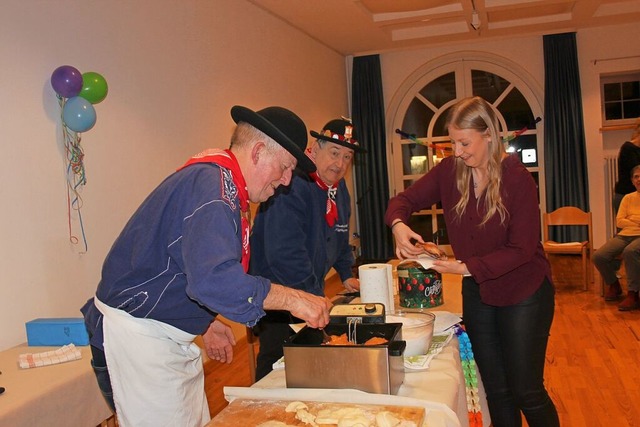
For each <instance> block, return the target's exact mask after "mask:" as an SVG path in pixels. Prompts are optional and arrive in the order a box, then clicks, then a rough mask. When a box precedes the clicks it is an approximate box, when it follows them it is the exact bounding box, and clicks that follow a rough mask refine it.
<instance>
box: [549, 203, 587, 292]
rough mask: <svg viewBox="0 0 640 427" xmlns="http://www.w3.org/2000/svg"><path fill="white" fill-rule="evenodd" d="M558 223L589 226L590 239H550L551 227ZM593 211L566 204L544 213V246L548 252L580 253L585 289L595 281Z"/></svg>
mask: <svg viewBox="0 0 640 427" xmlns="http://www.w3.org/2000/svg"><path fill="white" fill-rule="evenodd" d="M558 225H582V226H586V227H587V236H588V240H585V241H583V242H567V243H558V242H554V241H553V240H550V239H549V229H550V227H554V226H558ZM591 228H592V227H591V212H585V211H583V210H582V209H579V208H576V207H574V206H564V207H561V208H558V209H556V210H555V211H553V212H549V213H544V214H543V215H542V232H543V240H542V246H543V247H544V251H545V253H546V254H580V255H582V271H583V285H584V290H587V288H588V284H589V282H590V281H593V278H592V274H591V273H590V272H591V254H592V253H593V234H592V231H591Z"/></svg>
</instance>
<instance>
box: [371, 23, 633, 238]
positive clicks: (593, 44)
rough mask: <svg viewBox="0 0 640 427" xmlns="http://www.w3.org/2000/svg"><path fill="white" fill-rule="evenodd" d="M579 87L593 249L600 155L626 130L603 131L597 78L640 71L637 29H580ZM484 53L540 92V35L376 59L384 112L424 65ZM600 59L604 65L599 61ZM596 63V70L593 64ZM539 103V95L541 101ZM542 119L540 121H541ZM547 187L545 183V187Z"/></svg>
mask: <svg viewBox="0 0 640 427" xmlns="http://www.w3.org/2000/svg"><path fill="white" fill-rule="evenodd" d="M576 39H577V44H578V58H579V63H580V79H581V88H582V99H583V111H584V123H585V139H586V147H587V162H588V174H589V199H590V206H591V211H592V212H593V221H594V230H593V233H594V243H595V247H596V248H598V247H599V246H601V245H602V244H603V243H604V242H605V240H606V225H605V221H606V218H605V208H608V204H607V203H606V202H605V189H604V172H603V171H604V165H603V158H604V152H605V151H606V152H611V151H612V150H613V151H614V152H616V151H617V149H618V147H619V146H620V145H622V143H623V142H624V141H625V140H627V139H628V138H629V136H630V133H631V131H619V132H605V133H604V134H603V132H601V131H600V129H601V127H602V120H601V109H600V75H601V74H606V73H614V72H622V71H629V70H636V71H637V70H640V44H638V43H635V42H631V41H632V40H638V39H640V27H638V25H636V24H627V25H618V26H612V27H601V28H593V29H587V30H582V31H579V32H578V33H577V37H576ZM463 51H474V52H488V53H492V54H495V55H499V56H502V57H504V58H506V59H509V60H511V61H513V62H514V63H516V64H518V65H519V66H520V67H521V68H524V69H526V71H527V72H528V73H529V75H530V76H531V77H532V78H533V79H534V80H535V81H536V82H537V84H538V86H539V87H540V88H544V54H543V40H542V36H531V37H522V38H513V39H508V40H500V41H491V42H477V43H465V44H455V45H450V46H438V47H432V48H428V49H415V50H405V51H399V52H392V53H386V54H383V55H381V65H382V76H383V85H384V96H385V102H386V104H387V108H388V107H389V103H390V102H391V100H392V99H393V97H394V96H397V92H398V89H399V88H400V87H401V86H402V83H403V82H404V81H405V80H406V79H407V78H409V76H411V74H412V73H413V72H414V71H415V70H417V69H418V68H420V67H421V66H423V65H424V64H426V63H428V62H430V61H432V60H434V59H436V58H438V57H440V56H443V55H448V54H452V53H454V52H463ZM603 59H604V61H603ZM594 60H598V61H597V62H596V65H594V63H593V61H594ZM540 99H541V100H543V99H544V96H541V97H540ZM543 120H544V117H543ZM549 185H551V184H550V183H547V187H548V186H549Z"/></svg>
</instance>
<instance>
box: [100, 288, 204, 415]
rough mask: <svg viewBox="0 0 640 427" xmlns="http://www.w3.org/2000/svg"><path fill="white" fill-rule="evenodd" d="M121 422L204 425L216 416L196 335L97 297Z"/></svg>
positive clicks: (105, 347)
mask: <svg viewBox="0 0 640 427" xmlns="http://www.w3.org/2000/svg"><path fill="white" fill-rule="evenodd" d="M94 300H95V304H96V307H98V310H100V312H101V313H102V314H103V315H104V317H103V320H102V322H103V324H102V329H103V331H104V353H105V357H106V360H107V367H108V368H109V375H110V377H111V386H112V387H113V398H114V401H115V404H116V413H117V416H118V423H119V425H120V426H121V427H145V426H149V427H162V426H167V427H175V426H180V427H202V426H203V425H205V424H206V423H208V422H209V421H210V419H211V417H210V415H209V406H208V403H207V396H206V394H205V392H204V372H203V367H202V359H201V352H200V347H198V345H197V344H195V343H194V342H193V340H194V339H195V335H192V334H189V333H186V332H184V331H182V330H180V329H178V328H175V327H174V326H171V325H168V324H166V323H163V322H159V321H157V320H153V319H139V318H137V317H133V316H131V315H130V314H128V313H126V312H124V311H122V310H118V309H115V308H113V307H109V306H108V305H106V304H104V303H103V302H101V301H99V300H98V298H94Z"/></svg>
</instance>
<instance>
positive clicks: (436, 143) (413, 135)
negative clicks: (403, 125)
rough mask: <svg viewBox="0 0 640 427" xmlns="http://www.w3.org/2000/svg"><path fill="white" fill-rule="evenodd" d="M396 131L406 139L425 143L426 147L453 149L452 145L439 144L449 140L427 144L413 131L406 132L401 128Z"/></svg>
mask: <svg viewBox="0 0 640 427" xmlns="http://www.w3.org/2000/svg"><path fill="white" fill-rule="evenodd" d="M396 133H397V134H399V135H400V136H401V137H403V138H404V139H410V140H411V141H413V142H415V143H416V144H420V145H424V146H425V147H430V148H435V149H437V150H440V151H451V147H439V146H438V145H440V144H449V142H448V141H447V142H434V143H432V144H427V143H426V142H424V141H421V140H419V139H418V138H416V135H415V134H413V133H408V132H404V131H402V130H400V129H396Z"/></svg>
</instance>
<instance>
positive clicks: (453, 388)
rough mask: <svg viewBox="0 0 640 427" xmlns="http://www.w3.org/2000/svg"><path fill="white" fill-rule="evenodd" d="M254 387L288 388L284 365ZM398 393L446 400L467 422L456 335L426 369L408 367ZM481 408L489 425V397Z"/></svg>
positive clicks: (459, 418)
mask: <svg viewBox="0 0 640 427" xmlns="http://www.w3.org/2000/svg"><path fill="white" fill-rule="evenodd" d="M285 363H286V362H285ZM253 387H256V388H263V389H276V388H285V387H286V380H285V373H284V369H277V370H274V371H272V372H271V373H269V374H268V375H267V376H265V377H264V378H262V379H261V380H260V381H258V382H257V383H255V384H254V385H253ZM398 396H403V397H407V398H414V399H420V400H424V401H429V402H435V403H440V404H443V405H445V406H446V407H447V408H449V409H451V410H452V411H453V412H455V414H456V416H457V418H458V421H459V425H460V426H462V427H466V426H468V425H469V420H468V417H467V401H466V389H465V385H464V374H463V372H462V366H461V363H460V353H459V350H458V340H457V338H456V337H453V338H452V339H451V341H450V342H449V344H447V345H446V346H445V347H444V348H443V350H442V352H441V353H440V354H438V355H437V356H436V357H435V358H434V359H433V360H432V361H431V364H430V366H429V368H428V369H427V370H424V371H409V370H406V371H405V377H404V383H403V384H402V386H400V389H399V390H398ZM481 396H482V397H483V398H484V390H482V392H481ZM482 410H483V418H484V419H485V423H484V425H489V418H488V411H487V407H486V401H483V408H482ZM485 412H486V414H485Z"/></svg>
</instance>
